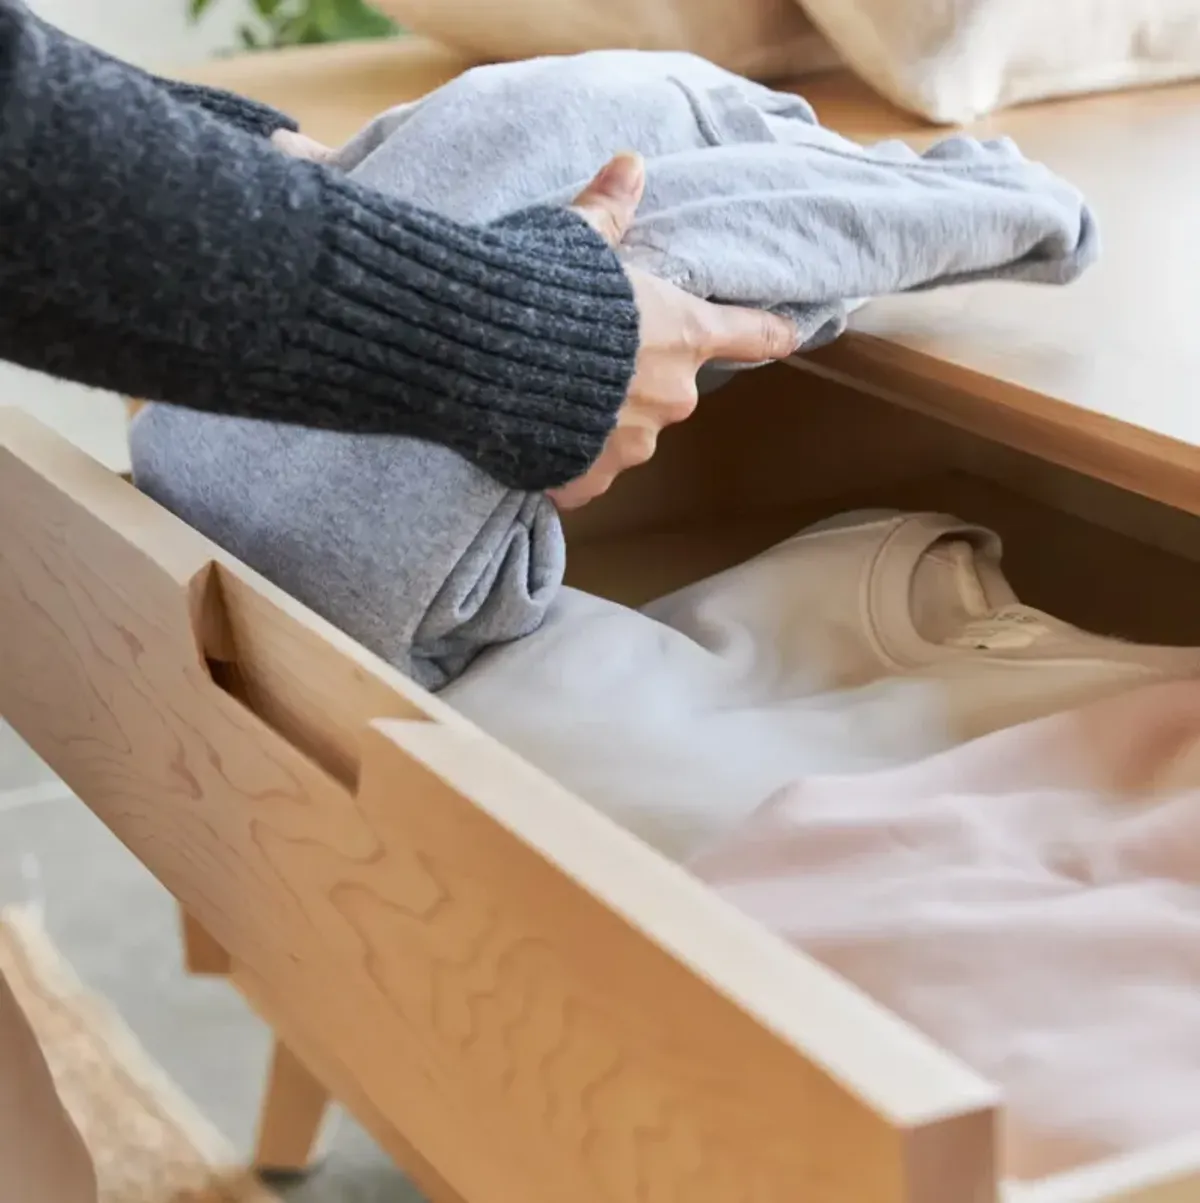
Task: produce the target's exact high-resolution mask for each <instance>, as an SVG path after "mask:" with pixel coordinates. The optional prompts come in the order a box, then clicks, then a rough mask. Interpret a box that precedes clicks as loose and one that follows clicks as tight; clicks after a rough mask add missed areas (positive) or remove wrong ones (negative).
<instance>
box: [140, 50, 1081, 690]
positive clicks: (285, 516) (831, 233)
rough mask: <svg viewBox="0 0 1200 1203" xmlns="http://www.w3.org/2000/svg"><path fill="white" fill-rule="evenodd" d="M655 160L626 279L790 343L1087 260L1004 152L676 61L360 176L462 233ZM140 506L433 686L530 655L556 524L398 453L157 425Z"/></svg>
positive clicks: (622, 67) (422, 457)
mask: <svg viewBox="0 0 1200 1203" xmlns="http://www.w3.org/2000/svg"><path fill="white" fill-rule="evenodd" d="M622 147H631V148H633V149H637V150H640V151H641V152H642V153H643V154H645V155H646V157H647V159H648V188H647V194H646V199H645V202H644V203H643V205H642V208H641V211H640V214H639V217H638V220H637V223H636V224H635V226H634V228H633V230H632V232H631V233H630V235H629V237H628V238H627V240H626V244H625V246H624V247H623V249H622V256H623V257H624V258H625V260H626V261H628V262H630V263H636V264H638V265H639V266H641V267H644V268H647V269H649V270H651V271H654V272H657V273H658V274H660V275H663V276H666V277H667V278H668V279H670V280H672V281H674V282H675V283H677V284H679V285H681V286H682V287H683V288H685V289H687V290H688V291H690V292H693V293H696V294H698V295H702V296H707V297H714V298H716V299H719V300H724V301H736V302H742V303H748V304H755V305H762V306H768V307H779V308H782V309H785V310H787V311H788V312H789V313H790V314H791V315H792V316H793V317H794V318H795V319H796V320H797V321H798V323H799V325H800V330H801V334H802V339H801V342H802V345H803V346H805V347H812V346H816V345H818V344H820V343H823V342H826V341H828V340H829V339H831V338H833V337H836V335H837V334H838V333H840V332H841V330H842V329H843V328H844V326H845V321H846V312H847V306H848V304H850V303H853V299H854V298H857V297H865V296H874V295H879V294H882V293H888V292H896V291H901V290H904V289H913V288H926V287H932V286H935V285H937V284H946V283H954V282H958V281H966V280H972V279H982V278H986V277H1003V278H1007V279H1014V280H1028V281H1044V282H1048V283H1065V282H1066V281H1068V280H1070V279H1072V278H1073V277H1074V276H1076V275H1077V274H1078V273H1079V272H1080V271H1081V270H1082V269H1083V267H1084V266H1085V265H1086V264H1087V263H1088V262H1089V261H1090V259H1091V258H1092V256H1093V255H1094V253H1095V249H1096V235H1095V226H1094V223H1093V222H1092V219H1091V217H1090V215H1089V213H1088V211H1087V209H1086V208H1085V206H1084V205H1083V202H1082V200H1081V198H1080V196H1079V194H1078V193H1077V192H1076V191H1075V190H1074V189H1073V188H1071V187H1070V186H1069V185H1068V184H1066V183H1064V182H1063V181H1061V180H1059V179H1057V178H1056V177H1055V176H1053V175H1052V174H1051V173H1050V172H1048V171H1046V170H1045V169H1044V168H1042V167H1040V166H1038V165H1036V164H1032V163H1027V162H1025V161H1024V160H1023V159H1022V158H1021V157H1020V155H1019V154H1018V153H1017V151H1016V149H1015V148H1014V147H1013V146H1012V145H1011V144H1010V143H1008V142H988V143H981V142H974V141H972V140H970V139H967V138H952V139H949V140H947V141H945V142H942V143H941V144H939V145H938V146H937V147H935V148H933V149H932V150H930V151H928V152H926V153H925V155H923V156H918V155H916V154H915V153H914V152H912V151H911V150H909V149H907V148H906V147H904V146H902V145H899V144H887V145H882V146H877V147H874V148H872V149H870V150H862V149H860V148H859V147H857V146H855V145H853V144H852V143H849V142H847V141H845V140H844V139H842V138H839V137H837V136H836V135H835V134H832V133H830V132H829V131H827V130H825V129H822V128H821V126H820V125H818V124H817V122H816V119H815V118H814V116H813V113H812V110H811V109H810V108H809V106H808V105H807V104H806V103H805V102H804V101H803V100H800V99H798V98H797V97H795V96H790V95H783V94H779V93H774V92H771V91H768V90H767V89H765V88H763V87H760V86H758V85H755V84H751V83H748V82H746V81H744V80H741V79H739V78H737V77H736V76H732V75H730V74H728V73H726V72H724V71H721V70H719V69H718V68H716V67H713V66H711V65H710V64H708V63H706V62H704V61H702V60H700V59H696V58H694V57H691V56H689V55H682V54H639V53H636V52H627V51H614V52H601V53H596V54H589V55H584V56H580V57H577V58H571V59H542V60H536V61H533V62H527V63H517V64H511V65H505V66H497V67H488V68H481V69H479V70H476V71H472V72H469V73H468V74H467V75H465V76H463V77H462V78H461V79H459V80H457V81H455V82H454V83H451V84H449V85H448V86H446V87H444V88H441V89H440V90H439V91H437V92H435V93H434V94H433V95H432V96H430V97H428V98H426V99H424V100H422V101H419V102H417V103H416V104H413V105H408V106H405V107H402V108H400V109H397V110H394V111H392V112H389V113H386V114H384V115H383V116H381V117H379V118H378V119H376V120H375V121H374V122H372V123H371V124H370V125H369V126H368V127H367V128H366V129H365V130H364V131H363V132H362V133H361V134H359V135H358V136H357V137H356V138H355V139H354V140H353V141H352V142H351V143H349V144H348V145H347V146H346V147H345V148H343V150H342V151H341V152H340V155H339V162H340V165H341V166H342V167H343V168H345V169H346V170H347V171H349V173H350V174H351V175H352V176H353V178H354V179H355V180H356V181H358V182H360V183H362V184H366V185H369V186H371V187H374V188H377V189H379V190H380V191H382V192H385V193H388V194H390V195H392V196H395V197H398V198H400V199H402V200H405V201H409V202H411V203H413V204H416V205H425V206H429V207H431V208H434V209H436V210H437V211H438V212H439V213H441V214H444V215H445V216H447V217H449V218H451V219H454V220H457V221H461V222H477V223H487V222H492V221H495V220H497V219H502V218H506V217H508V216H509V215H510V214H512V213H514V212H516V211H519V210H522V209H524V208H525V207H527V206H529V205H531V204H535V203H538V202H547V203H549V204H552V205H553V204H561V203H563V202H565V201H568V200H570V199H571V198H572V197H573V196H574V195H575V194H576V193H577V192H578V190H579V189H580V188H581V187H582V186H583V185H584V184H585V183H586V182H587V180H588V179H589V178H590V177H591V176H592V175H593V174H594V172H595V171H596V170H597V168H599V167H600V166H601V165H602V164H603V163H604V162H605V161H606V160H607V159H608V158H609V157H610V156H611V155H612V154H613V153H614V152H615V151H616V150H619V149H621V148H622ZM132 444H133V462H134V473H135V479H136V480H137V482H138V483H139V484H140V485H141V486H142V487H143V488H145V489H147V491H149V492H150V493H151V494H152V495H154V496H156V497H158V498H159V499H160V500H162V501H164V502H165V503H166V504H167V505H169V506H170V508H172V509H173V510H175V511H176V512H177V513H179V514H181V515H183V516H184V517H185V518H186V519H188V521H190V522H192V523H193V524H195V525H196V526H198V527H199V528H200V529H202V530H204V531H205V532H206V533H208V534H209V535H210V536H211V537H212V538H213V539H214V540H215V541H217V542H218V543H220V544H222V545H223V546H225V547H227V548H228V549H230V550H231V551H233V552H234V553H235V554H237V555H239V556H240V557H241V558H242V559H244V560H246V561H247V562H248V563H250V564H252V565H253V566H255V567H256V568H258V569H260V570H261V571H262V572H264V573H265V574H266V575H267V576H268V577H270V578H272V579H273V580H275V581H276V582H277V583H278V584H280V585H282V586H283V587H284V588H286V589H288V590H289V591H291V592H293V593H294V594H296V596H298V597H299V598H300V599H301V600H302V601H305V602H307V603H308V604H309V605H310V606H311V607H312V608H313V609H315V610H317V611H318V612H319V613H322V614H324V615H325V616H326V617H328V618H329V619H331V620H332V621H333V622H334V623H336V624H337V625H339V626H340V627H342V628H343V629H345V630H346V631H347V632H348V633H349V634H351V635H353V636H354V637H355V638H357V639H359V640H360V641H361V642H363V643H364V644H366V645H367V646H368V647H370V648H372V649H373V650H374V651H376V652H379V653H381V654H382V655H384V656H385V657H386V658H387V659H389V660H391V661H392V662H393V663H395V664H397V665H399V666H400V667H401V668H403V669H405V670H407V671H409V672H411V673H412V674H413V675H414V676H415V677H416V678H417V679H418V680H420V681H422V682H423V683H425V684H426V685H431V686H434V687H436V686H439V685H441V684H443V683H445V681H446V680H447V679H449V678H450V677H452V676H453V675H454V674H455V673H456V672H458V671H459V670H461V669H462V668H463V667H465V666H466V664H467V663H468V661H469V660H470V659H471V658H472V657H473V655H475V654H476V653H477V652H479V651H481V650H482V649H483V648H484V647H486V646H488V645H489V644H491V643H495V642H503V641H506V640H510V639H513V638H516V637H518V636H520V635H523V634H527V633H528V632H530V631H532V630H533V629H534V628H535V627H536V626H537V625H538V624H539V623H540V621H541V619H542V617H543V615H544V613H545V609H546V607H547V605H548V604H549V602H550V600H551V599H552V597H553V595H554V593H555V590H556V588H557V585H558V583H559V581H560V579H561V575H562V569H563V545H562V538H561V532H560V530H559V526H558V521H557V517H556V515H555V514H554V512H553V510H552V508H551V507H550V506H549V504H548V503H547V502H545V501H543V500H541V499H540V498H538V497H536V496H531V495H529V494H525V493H513V492H510V491H509V490H507V489H504V488H501V487H500V486H499V485H497V484H493V483H492V482H491V481H490V480H489V479H488V478H487V477H486V476H484V475H483V474H482V473H481V472H480V471H479V470H477V469H475V468H472V467H470V466H469V465H467V464H466V463H465V462H464V461H462V460H461V459H458V458H457V457H456V456H455V455H453V454H452V453H449V452H446V451H441V450H437V449H434V448H432V447H430V446H429V445H427V444H425V443H423V442H420V441H418V440H415V439H411V438H397V437H364V436H354V435H333V434H327V433H321V432H305V431H301V430H285V429H282V428H279V427H275V426H271V425H266V424H255V423H252V422H246V421H241V420H236V419H228V418H220V417H212V416H206V415H201V414H193V413H187V412H184V411H170V410H165V409H162V408H157V409H151V410H149V411H148V412H146V413H145V414H144V416H142V417H141V418H139V420H138V422H137V423H136V424H135V427H134V431H133V438H132Z"/></svg>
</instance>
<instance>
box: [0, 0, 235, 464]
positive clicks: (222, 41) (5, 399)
mask: <svg viewBox="0 0 1200 1203" xmlns="http://www.w3.org/2000/svg"><path fill="white" fill-rule="evenodd" d="M244 3H245V0H213V4H212V7H211V9H210V10H209V12H208V13H206V14H205V17H204V20H203V21H202V22H201V23H200V24H199V25H198V26H190V25H189V24H188V23H187V17H186V11H185V9H186V0H32V2H31V7H32V8H34V9H35V10H36V11H37V12H38V13H39V14H40V15H41V16H43V17H45V18H46V19H47V20H48V21H52V22H53V23H54V24H55V25H58V26H59V27H60V28H62V29H65V30H67V32H69V33H72V34H74V35H75V36H76V37H79V38H83V39H84V40H85V41H89V42H93V43H95V44H96V45H97V46H100V47H101V48H102V49H104V50H107V51H108V52H109V53H110V54H115V55H118V56H120V57H122V58H126V59H129V60H130V61H131V62H135V63H137V64H138V65H139V66H143V67H150V68H155V69H161V68H168V69H169V68H170V66H171V65H172V64H175V63H180V64H182V63H194V62H196V61H198V60H201V59H204V58H207V57H208V56H210V55H212V54H213V53H215V52H217V51H220V50H223V49H226V48H228V47H229V46H231V45H233V43H234V29H235V27H236V25H237V24H238V21H239V19H240V18H241V16H242V14H243V12H244V11H245V10H244ZM12 404H16V405H22V406H24V407H26V408H27V409H30V410H32V411H33V412H34V413H35V414H37V416H38V417H39V418H41V419H42V420H43V421H44V422H46V423H47V424H49V425H51V426H53V427H54V428H55V429H57V430H58V431H59V432H60V433H62V434H64V435H65V436H66V437H67V438H69V439H71V440H72V442H74V443H76V444H78V445H79V446H80V447H82V448H83V449H84V450H85V451H87V452H89V453H90V454H92V455H94V456H96V457H97V458H98V459H101V460H103V461H104V462H105V463H107V464H109V465H110V466H111V467H113V468H117V469H124V468H125V467H126V465H127V463H128V457H127V454H126V450H125V424H124V413H123V410H122V406H121V403H120V401H119V399H118V398H116V397H113V396H110V395H108V394H105V393H97V392H93V391H90V390H88V389H83V388H79V387H77V386H75V385H69V384H63V383H62V382H60V381H54V380H48V379H46V378H45V377H43V376H37V375H35V374H34V373H32V372H25V371H22V370H21V369H19V368H14V367H12V366H11V365H9V364H3V363H0V405H12Z"/></svg>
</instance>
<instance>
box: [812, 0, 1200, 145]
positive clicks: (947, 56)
mask: <svg viewBox="0 0 1200 1203" xmlns="http://www.w3.org/2000/svg"><path fill="white" fill-rule="evenodd" d="M804 6H805V9H806V10H807V12H808V14H809V16H810V17H812V19H813V22H814V24H815V25H817V26H818V28H820V29H821V31H822V32H823V33H824V34H825V35H826V36H827V37H828V38H829V40H830V41H831V42H832V43H833V45H834V46H835V47H836V48H837V50H838V52H839V53H840V55H841V56H842V58H843V59H844V60H845V61H846V63H848V64H849V66H851V67H852V68H853V69H854V70H855V71H856V72H857V73H858V74H859V75H860V76H862V78H863V79H864V80H866V82H867V83H868V84H870V85H871V86H872V87H873V88H874V89H875V90H876V91H878V92H880V93H881V94H882V95H883V96H885V97H887V99H889V100H891V101H892V102H893V103H895V104H897V105H899V106H900V107H901V108H904V109H907V110H909V111H910V112H913V113H916V114H917V115H919V116H922V117H925V118H928V119H929V120H931V121H937V122H944V123H952V124H953V123H959V122H966V121H971V120H973V119H975V118H977V117H980V116H983V115H984V114H986V113H989V112H991V111H992V110H994V109H998V108H1004V107H1007V106H1009V105H1013V104H1020V103H1023V102H1026V101H1034V100H1048V99H1050V98H1052V97H1056V96H1066V95H1070V94H1073V93H1080V92H1097V91H1107V90H1115V89H1120V88H1131V87H1138V86H1144V85H1147V84H1156V83H1166V82H1169V81H1174V80H1181V79H1187V78H1190V77H1195V76H1200V0H804Z"/></svg>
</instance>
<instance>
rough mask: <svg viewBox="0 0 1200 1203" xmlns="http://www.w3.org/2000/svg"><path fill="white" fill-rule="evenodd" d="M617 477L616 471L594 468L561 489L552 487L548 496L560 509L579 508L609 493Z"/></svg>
mask: <svg viewBox="0 0 1200 1203" xmlns="http://www.w3.org/2000/svg"><path fill="white" fill-rule="evenodd" d="M616 479H617V477H616V473H614V472H603V473H597V472H596V471H595V470H594V469H593V471H591V472H589V473H588V474H587V475H586V476H581V477H580V478H579V479H578V480H573V481H571V483H570V484H568V485H563V487H562V488H561V489H551V490H550V491H549V492H548V493H547V494H546V496H547V497H549V498H550V500H551V501H553V502H554V504H555V505H556V506H557V507H558V508H559V509H560V510H564V511H565V510H577V509H580V508H581V507H582V506H585V505H587V503H588V502H589V501H595V500H596V498H597V497H599V496H601V495H602V494H604V493H607V492H608V490H609V489H610V488H611V487H612V483H613V481H614V480H616Z"/></svg>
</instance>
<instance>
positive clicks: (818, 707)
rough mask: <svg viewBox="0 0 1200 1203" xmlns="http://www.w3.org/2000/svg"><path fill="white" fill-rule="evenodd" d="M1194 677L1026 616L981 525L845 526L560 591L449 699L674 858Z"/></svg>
mask: <svg viewBox="0 0 1200 1203" xmlns="http://www.w3.org/2000/svg"><path fill="white" fill-rule="evenodd" d="M1198 667H1200V653H1197V652H1191V651H1186V652H1180V651H1176V650H1174V649H1152V648H1141V647H1131V646H1127V645H1124V644H1120V643H1117V642H1115V641H1113V640H1108V639H1100V638H1097V637H1095V636H1091V635H1086V634H1083V633H1082V632H1080V631H1077V630H1075V629H1074V628H1072V627H1070V626H1067V625H1066V624H1065V623H1061V622H1057V621H1056V620H1054V619H1052V618H1049V617H1047V616H1046V615H1042V614H1039V613H1038V612H1037V611H1034V610H1031V609H1029V608H1027V607H1023V606H1021V605H1020V604H1019V603H1018V602H1017V601H1016V600H1015V598H1014V595H1013V591H1012V589H1011V588H1010V587H1009V585H1008V583H1007V582H1006V581H1005V579H1004V576H1003V574H1002V572H1001V571H1000V545H999V541H998V539H997V538H996V536H995V535H993V534H991V533H990V532H989V531H986V530H984V529H982V528H980V527H976V526H971V525H969V524H966V523H963V522H960V521H958V520H957V519H954V518H948V517H943V516H939V515H936V514H898V513H896V512H894V511H880V512H870V513H863V512H857V513H853V514H848V515H845V516H843V517H841V518H839V519H837V520H833V521H830V522H826V523H821V524H819V525H818V526H815V527H811V528H809V529H808V530H806V531H804V532H802V533H801V534H799V535H797V536H795V537H794V538H792V539H789V540H787V541H785V542H783V543H780V544H779V545H778V546H776V547H774V548H772V549H771V550H770V551H767V552H765V553H763V554H762V555H760V556H756V557H755V558H753V559H751V560H749V561H747V562H746V563H744V564H740V565H738V566H737V567H736V568H731V569H729V570H728V571H727V572H723V573H720V574H718V575H716V576H713V577H710V578H708V579H707V580H704V581H701V582H699V583H698V584H695V585H691V586H689V587H688V588H686V589H683V590H681V591H679V592H677V593H674V594H672V595H671V596H669V597H666V598H663V599H662V600H660V601H657V602H654V603H652V604H651V605H649V606H646V607H645V608H644V609H643V610H641V611H637V610H630V609H628V608H626V607H625V606H620V605H617V604H615V603H613V602H608V601H604V600H602V599H600V598H596V597H591V596H589V595H587V594H582V593H579V592H577V591H573V590H564V592H563V594H562V595H561V596H560V597H559V599H558V600H557V601H556V602H555V604H554V605H553V606H552V607H551V610H550V614H549V617H548V619H547V622H546V624H545V626H543V627H542V628H541V629H540V630H539V631H537V632H536V633H535V634H533V635H531V636H528V637H527V638H525V639H522V640H519V641H517V642H516V643H514V644H510V645H508V646H505V647H501V648H495V649H493V650H491V651H489V652H487V653H485V654H484V655H483V656H482V657H480V659H479V660H477V661H476V662H475V664H473V665H472V666H471V668H470V669H469V670H468V671H467V672H466V673H465V674H464V675H463V677H462V678H461V679H460V680H458V681H456V682H454V683H453V684H452V685H451V686H450V687H449V688H447V689H446V690H445V691H444V693H443V697H445V699H446V700H447V701H449V702H450V704H451V705H453V706H455V707H457V708H458V709H460V710H462V711H463V712H464V713H466V714H467V715H468V716H469V717H471V718H473V719H474V720H475V721H476V722H478V723H479V725H480V726H482V727H483V728H484V729H485V730H488V731H490V732H491V733H492V734H494V735H496V736H497V737H498V738H500V739H502V740H504V741H505V742H506V743H507V744H509V746H511V747H513V748H515V749H516V750H517V751H518V752H520V753H521V754H522V755H523V756H525V757H526V758H527V759H528V760H530V761H532V762H533V763H534V764H536V765H538V766H539V767H540V768H542V769H544V770H545V771H547V772H549V773H550V774H552V775H553V776H555V777H557V778H558V779H559V780H560V781H562V782H563V783H564V784H566V785H568V786H570V787H571V788H572V789H574V790H575V791H576V792H577V793H579V794H580V795H581V796H582V797H583V798H585V799H586V800H587V801H589V802H590V803H591V804H592V805H593V806H595V807H596V808H597V809H598V810H601V811H603V812H604V813H605V814H607V815H609V816H611V817H612V818H613V819H614V820H616V821H617V822H618V823H620V824H621V825H622V826H624V827H626V828H628V829H629V830H631V831H633V832H635V833H636V834H637V835H639V836H640V837H641V838H642V839H644V840H646V841H647V842H648V843H650V844H652V845H653V846H655V847H656V848H658V849H659V850H660V851H662V852H664V853H665V854H666V855H667V856H670V857H672V858H673V859H683V858H686V857H688V856H690V855H692V854H693V853H694V852H696V851H698V850H699V849H700V848H701V847H702V846H704V845H705V844H707V843H709V842H711V841H712V840H713V839H715V838H716V837H718V836H720V835H721V834H723V833H724V832H727V831H730V830H732V829H733V828H734V827H735V826H736V825H737V824H738V823H739V822H741V821H742V820H743V819H745V818H746V817H747V816H748V815H749V814H750V813H751V812H752V811H753V810H754V809H755V807H757V806H758V805H759V804H760V803H761V802H762V800H763V799H764V798H765V797H766V796H767V795H768V794H770V793H771V792H773V791H774V790H776V789H778V788H779V787H780V786H782V785H784V784H786V783H787V782H788V781H791V780H794V779H796V778H797V777H801V776H806V775H808V774H811V773H845V772H853V771H867V770H871V769H877V768H882V767H886V766H889V765H895V764H903V763H906V762H909V761H912V760H917V759H919V758H921V757H923V756H928V755H931V754H933V753H935V752H938V751H941V750H943V749H945V748H948V747H954V746H956V745H957V744H960V743H962V742H963V741H964V740H967V739H971V738H973V737H974V736H976V735H981V734H983V733H984V732H987V731H993V730H995V729H996V728H998V727H1005V726H1010V725H1011V724H1013V723H1017V722H1022V721H1024V720H1026V719H1030V718H1034V717H1037V716H1040V715H1044V714H1050V713H1053V712H1054V711H1056V710H1062V709H1066V708H1068V707H1071V706H1076V705H1079V704H1081V703H1083V702H1087V701H1091V700H1093V699H1094V698H1097V697H1100V696H1103V695H1104V694H1105V693H1111V692H1113V691H1117V690H1121V689H1124V688H1127V687H1129V686H1130V685H1135V684H1138V683H1141V682H1147V681H1153V680H1158V679H1161V678H1163V677H1171V676H1183V675H1186V674H1187V673H1188V672H1189V671H1193V670H1196V669H1197V668H1198Z"/></svg>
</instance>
